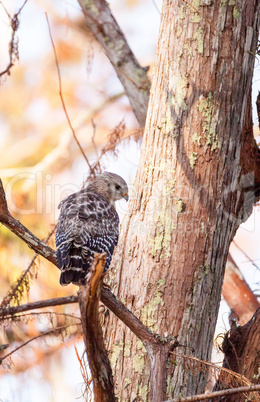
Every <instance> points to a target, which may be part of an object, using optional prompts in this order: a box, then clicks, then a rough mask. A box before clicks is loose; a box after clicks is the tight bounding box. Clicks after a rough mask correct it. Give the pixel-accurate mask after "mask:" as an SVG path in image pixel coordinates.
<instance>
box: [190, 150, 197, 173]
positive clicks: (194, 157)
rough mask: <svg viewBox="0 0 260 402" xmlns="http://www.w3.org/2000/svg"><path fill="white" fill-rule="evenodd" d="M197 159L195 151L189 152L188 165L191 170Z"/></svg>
mask: <svg viewBox="0 0 260 402" xmlns="http://www.w3.org/2000/svg"><path fill="white" fill-rule="evenodd" d="M197 159H198V154H197V153H196V152H192V153H191V154H190V156H189V160H190V167H191V169H192V170H193V169H194V166H195V163H196V161H197Z"/></svg>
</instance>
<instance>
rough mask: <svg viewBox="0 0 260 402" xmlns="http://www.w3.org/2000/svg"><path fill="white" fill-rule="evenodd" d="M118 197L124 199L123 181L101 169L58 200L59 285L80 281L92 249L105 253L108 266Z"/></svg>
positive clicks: (116, 228) (116, 225) (114, 237)
mask: <svg viewBox="0 0 260 402" xmlns="http://www.w3.org/2000/svg"><path fill="white" fill-rule="evenodd" d="M121 198H125V199H126V200H128V188H127V184H126V182H125V181H124V179H122V177H120V176H118V175H116V174H114V173H109V172H104V173H103V174H102V175H99V176H97V177H96V178H95V179H94V181H93V182H92V183H91V184H89V185H88V187H87V188H86V189H84V190H81V191H78V192H77V193H74V194H72V195H70V196H69V197H68V198H66V199H65V200H63V201H61V203H60V205H59V208H61V213H60V216H59V219H58V223H57V230H56V237H55V241H56V247H57V260H58V265H59V268H60V269H61V277H60V283H61V284H62V285H66V284H68V283H70V282H73V283H75V284H77V285H79V284H80V283H84V279H85V276H86V273H87V272H88V269H89V267H90V265H91V262H92V260H93V257H94V254H95V253H104V252H105V253H107V259H106V265H105V270H107V269H108V267H109V265H110V262H111V258H112V254H113V251H114V248H115V246H116V245H117V241H118V234H119V217H118V214H117V212H116V209H115V201H117V200H120V199H121Z"/></svg>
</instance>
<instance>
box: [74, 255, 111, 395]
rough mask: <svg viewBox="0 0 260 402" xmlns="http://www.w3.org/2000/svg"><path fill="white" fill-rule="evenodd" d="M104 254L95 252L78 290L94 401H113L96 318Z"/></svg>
mask: <svg viewBox="0 0 260 402" xmlns="http://www.w3.org/2000/svg"><path fill="white" fill-rule="evenodd" d="M105 263H106V254H96V255H95V259H94V260H93V262H92V265H91V267H90V269H89V272H88V274H87V280H86V285H84V286H80V290H79V292H78V296H79V307H80V312H81V323H82V329H83V338H84V342H85V346H86V352H87V356H88V363H89V367H90V371H91V374H92V378H93V391H94V400H95V402H99V401H103V402H114V401H116V397H115V392H114V382H113V375H112V369H111V365H110V362H109V358H108V355H107V351H106V348H105V343H104V339H103V333H102V328H101V325H100V320H99V312H98V308H99V300H100V295H101V287H102V282H103V280H102V275H103V271H104V267H105Z"/></svg>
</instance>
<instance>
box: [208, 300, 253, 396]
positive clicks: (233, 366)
mask: <svg viewBox="0 0 260 402" xmlns="http://www.w3.org/2000/svg"><path fill="white" fill-rule="evenodd" d="M223 352H224V353H225V358H224V362H223V367H226V368H228V369H230V370H233V371H235V372H237V373H239V374H242V375H243V376H245V377H247V378H248V379H249V380H250V381H251V383H252V384H260V381H259V380H260V372H259V359H260V308H259V309H258V310H257V311H256V312H255V314H254V315H253V317H252V318H251V320H250V321H249V322H248V323H247V324H245V325H244V326H242V327H237V328H235V329H232V330H231V331H230V333H229V334H227V335H226V338H225V340H224V342H223ZM252 352H253V353H252ZM222 383H224V386H223V384H222ZM220 384H221V388H225V384H227V380H226V379H225V378H223V377H222V375H220V378H219V380H218V382H217V384H216V385H217V386H216V387H215V389H218V388H219V385H220ZM227 385H228V387H231V386H232V385H233V386H234V384H227ZM235 386H237V383H236V384H235ZM226 387H227V386H226ZM220 400H221V401H225V402H244V401H245V400H246V396H245V395H243V394H241V395H234V396H228V397H227V396H226V397H224V398H223V397H222V398H221V399H219V398H214V399H213V400H212V401H214V402H217V401H220ZM249 400H250V401H259V400H260V393H259V392H258V393H255V394H251V395H250V399H249Z"/></svg>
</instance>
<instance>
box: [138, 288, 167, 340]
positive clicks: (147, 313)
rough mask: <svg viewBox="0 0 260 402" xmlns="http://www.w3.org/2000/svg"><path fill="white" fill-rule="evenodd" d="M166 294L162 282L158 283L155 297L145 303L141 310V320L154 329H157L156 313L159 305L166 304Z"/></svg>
mask: <svg viewBox="0 0 260 402" xmlns="http://www.w3.org/2000/svg"><path fill="white" fill-rule="evenodd" d="M163 295H164V287H163V286H162V282H160V283H158V282H157V286H156V291H155V294H154V297H153V298H152V299H151V300H150V302H149V303H148V304H147V305H145V306H144V307H143V309H142V311H141V321H142V322H143V323H144V324H145V325H147V327H148V328H150V329H152V330H153V331H155V332H156V331H157V325H156V321H157V320H156V317H155V313H156V311H157V310H158V306H159V305H161V306H164V301H163Z"/></svg>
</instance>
